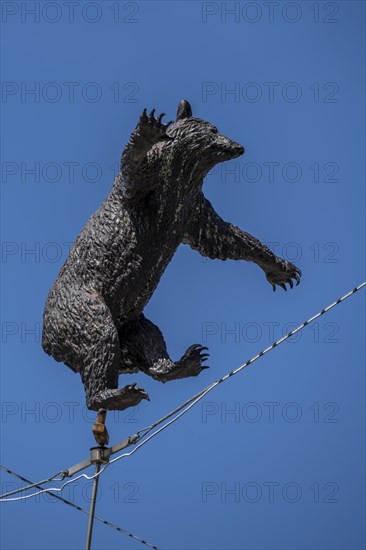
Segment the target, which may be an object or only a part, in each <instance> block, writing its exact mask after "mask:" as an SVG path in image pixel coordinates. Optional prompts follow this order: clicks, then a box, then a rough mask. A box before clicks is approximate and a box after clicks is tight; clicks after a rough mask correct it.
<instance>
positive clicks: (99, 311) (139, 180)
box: [42, 100, 301, 410]
mask: <svg viewBox="0 0 366 550" xmlns="http://www.w3.org/2000/svg"><path fill="white" fill-rule="evenodd" d="M154 113H155V110H153V111H151V113H150V114H147V113H146V109H145V110H144V112H143V113H142V115H141V117H140V119H139V121H138V124H137V126H136V128H135V130H134V132H133V133H132V135H131V137H130V140H129V142H128V144H127V145H126V147H125V149H124V151H123V154H122V157H121V164H120V172H119V174H118V175H117V177H116V178H115V181H114V183H113V186H112V189H111V191H110V193H109V195H108V196H107V198H106V199H105V200H104V202H103V203H102V204H101V206H100V207H99V208H98V210H97V211H96V212H95V213H94V214H93V215H92V216H91V218H90V219H89V221H88V222H87V224H86V225H85V227H84V228H83V230H82V231H81V233H80V235H79V236H78V237H77V239H76V241H75V243H74V246H73V247H72V249H71V251H70V253H69V256H68V258H67V260H66V262H65V264H64V265H63V267H62V269H61V271H60V273H59V275H58V278H57V279H56V281H55V283H54V285H53V287H52V288H51V290H50V292H49V295H48V298H47V302H46V306H45V311H44V316H43V334H42V346H43V349H44V350H45V352H46V353H48V354H49V355H52V356H53V357H54V359H55V360H56V361H62V362H64V363H65V364H66V365H67V366H68V367H70V368H71V369H72V370H73V371H74V372H79V373H80V375H81V379H82V382H83V384H84V388H85V393H86V402H87V406H88V408H89V409H92V410H98V409H100V408H104V409H107V410H108V409H117V410H123V409H125V408H127V407H130V406H135V405H137V404H138V403H139V402H140V401H141V399H149V397H148V395H147V393H146V392H145V391H144V390H143V389H142V388H139V387H137V385H136V384H130V385H128V386H126V387H124V388H118V377H119V374H122V373H135V372H138V371H143V372H144V373H146V374H147V375H149V376H151V377H152V378H154V379H155V380H158V381H160V382H167V381H169V380H176V379H179V378H184V377H187V376H197V375H198V374H199V373H200V372H201V370H202V369H204V368H205V366H204V361H205V360H206V359H207V356H208V354H207V353H206V350H207V348H206V347H204V346H201V345H199V344H194V345H192V346H190V347H189V348H188V349H187V351H186V352H185V353H184V355H183V356H182V358H181V359H180V360H179V361H172V360H171V359H170V357H169V355H168V352H167V349H166V344H165V341H164V338H163V335H162V333H161V331H160V330H159V328H158V327H157V326H156V325H154V324H153V323H152V322H151V321H149V320H148V319H147V318H146V317H145V316H144V314H143V310H144V307H145V306H146V304H147V303H148V301H149V300H150V298H151V296H152V294H153V292H154V290H155V288H156V287H157V285H158V283H159V280H160V278H161V276H162V274H163V273H164V270H165V269H166V267H167V265H168V264H169V262H170V261H171V259H172V257H173V255H174V253H175V251H176V249H177V248H178V246H179V245H180V244H181V243H184V244H188V245H190V246H191V247H192V248H193V249H194V250H197V251H198V252H199V253H200V254H202V255H203V256H208V257H209V258H219V259H221V260H227V259H231V260H246V261H249V262H255V263H256V264H258V265H259V267H260V268H262V269H263V271H264V273H265V275H266V277H267V280H268V281H269V283H270V284H271V285H272V287H273V290H275V289H276V285H279V286H281V287H282V288H283V289H285V290H286V283H287V284H288V285H289V286H290V287H291V288H292V287H293V279H294V280H295V281H296V283H297V284H299V282H300V276H301V272H300V270H299V269H298V268H297V267H296V266H295V265H293V264H292V263H290V262H288V261H285V260H283V259H281V258H279V257H277V256H275V255H274V254H273V253H272V252H271V251H270V250H269V249H268V248H267V247H266V246H265V245H264V244H262V243H261V242H260V241H258V240H257V239H256V238H254V237H253V236H252V235H250V234H249V233H245V232H244V231H242V230H241V229H239V228H238V227H236V226H234V225H232V224H230V223H227V222H225V221H223V220H222V219H221V218H220V216H218V214H217V213H216V212H215V210H214V209H213V207H212V205H211V204H210V202H209V201H208V200H207V199H206V198H205V196H204V195H203V193H202V184H203V180H204V178H205V176H206V174H207V173H208V171H209V170H210V169H211V168H213V167H214V166H215V165H216V164H218V163H220V162H223V161H227V160H230V159H234V158H236V157H239V156H240V155H242V154H243V153H244V148H243V147H242V146H241V145H239V144H238V143H236V142H235V141H232V140H230V139H228V138H227V137H225V136H224V135H222V134H220V133H219V132H218V130H217V128H216V127H215V126H213V125H212V124H209V123H208V122H206V121H204V120H202V119H200V118H195V117H193V115H192V109H191V106H190V104H189V103H188V101H186V100H183V101H181V102H180V104H179V106H178V113H177V119H176V121H175V122H174V123H173V122H170V123H168V124H164V123H162V118H163V116H164V113H162V114H160V115H159V116H157V117H155V114H154Z"/></svg>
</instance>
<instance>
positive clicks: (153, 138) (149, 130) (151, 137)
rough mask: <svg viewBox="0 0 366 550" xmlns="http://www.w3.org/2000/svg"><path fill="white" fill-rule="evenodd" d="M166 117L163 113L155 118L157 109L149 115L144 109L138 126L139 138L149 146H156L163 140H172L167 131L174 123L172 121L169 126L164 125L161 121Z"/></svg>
mask: <svg viewBox="0 0 366 550" xmlns="http://www.w3.org/2000/svg"><path fill="white" fill-rule="evenodd" d="M164 115H165V113H161V114H160V115H159V116H158V117H157V118H155V109H153V110H152V111H151V113H149V114H147V112H146V109H144V110H143V113H142V115H141V116H140V120H139V123H138V125H137V133H138V134H139V136H140V137H141V138H142V139H144V140H145V141H147V142H148V143H149V144H155V143H158V141H161V140H168V139H172V138H171V137H169V136H168V135H167V133H166V131H167V129H168V127H169V125H170V124H172V122H173V121H172V120H171V121H170V122H168V124H163V123H162V122H161V120H162V118H163V116H164Z"/></svg>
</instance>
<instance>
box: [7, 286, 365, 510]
mask: <svg viewBox="0 0 366 550" xmlns="http://www.w3.org/2000/svg"><path fill="white" fill-rule="evenodd" d="M365 286H366V281H364V282H363V283H361V284H360V285H358V286H356V287H355V288H354V289H353V290H351V291H350V292H348V293H347V294H345V295H344V296H342V297H341V298H338V300H336V301H335V302H332V303H331V304H330V305H329V306H327V307H325V308H324V309H322V310H321V311H320V312H319V313H317V314H316V315H313V317H310V318H309V319H307V320H306V321H304V322H303V323H302V324H301V325H299V326H298V327H296V328H295V329H293V330H291V331H290V332H288V333H287V334H286V335H285V336H283V337H282V338H280V339H279V340H277V341H276V342H274V343H273V344H271V345H270V346H268V348H265V349H264V350H262V351H260V352H259V353H258V354H257V355H255V356H254V357H252V358H251V359H249V360H248V361H246V362H245V363H243V364H242V365H240V367H237V368H236V369H234V370H232V371H230V372H229V373H227V374H226V375H225V376H223V377H222V378H219V379H218V380H216V381H214V382H212V383H211V384H210V385H209V386H208V387H207V388H204V389H203V390H202V391H200V392H199V393H197V394H196V395H194V396H193V397H191V398H190V399H188V400H187V401H185V402H184V403H183V404H182V405H180V406H179V407H177V408H176V409H174V410H173V411H171V412H170V413H168V414H167V415H165V416H163V417H162V418H160V419H159V420H157V421H156V422H154V423H153V424H150V426H147V427H146V428H143V429H142V430H140V431H139V432H138V435H139V434H141V433H142V432H145V433H143V434H142V435H141V436H139V438H142V437H145V436H146V435H147V434H148V433H150V432H151V431H152V430H153V429H154V428H155V427H157V426H158V425H159V424H161V423H162V422H164V420H167V419H168V418H171V417H172V416H174V414H176V413H179V414H177V415H176V416H175V417H174V418H172V419H171V420H169V422H167V423H166V424H164V425H163V426H161V427H160V428H159V429H157V430H155V432H153V433H152V434H150V435H149V436H148V437H147V438H146V439H144V440H143V441H142V442H141V443H139V444H138V445H137V446H136V447H135V448H134V449H133V450H132V451H129V452H127V453H123V454H121V455H119V456H117V457H116V458H114V459H113V460H111V461H110V462H109V463H108V464H106V465H105V466H104V467H103V468H102V469H101V470H99V472H97V473H95V474H94V475H91V476H88V475H87V474H80V475H79V476H77V477H76V478H73V479H71V480H69V481H66V482H65V483H63V485H61V487H52V488H50V489H49V490H51V491H58V492H60V491H62V490H63V489H64V487H66V485H69V484H70V483H73V482H75V481H77V480H78V479H81V478H85V479H88V480H92V479H94V478H95V477H97V476H99V475H101V474H102V473H103V472H104V470H105V469H106V468H107V467H108V466H109V465H110V464H113V463H114V462H117V461H118V460H121V459H122V458H125V457H126V456H131V455H133V454H134V453H135V452H136V451H138V449H140V448H141V447H142V446H143V445H145V444H146V443H147V442H148V441H150V440H151V439H152V438H153V437H155V436H156V435H157V434H158V433H160V432H162V431H163V430H165V429H166V428H167V427H168V426H170V425H171V424H173V423H174V422H176V421H177V420H178V419H179V418H181V417H182V416H183V415H184V414H185V413H186V412H188V411H189V410H190V409H191V408H192V407H193V406H194V405H196V403H198V402H199V401H200V400H201V399H202V398H203V397H204V396H205V395H207V394H208V393H209V392H211V391H212V390H213V389H214V388H215V387H216V386H218V385H219V384H221V383H222V382H225V381H226V380H227V379H228V378H230V377H231V376H234V375H235V374H238V373H239V372H240V371H242V370H243V369H245V368H246V367H247V366H248V365H251V364H252V363H254V361H257V359H259V358H260V357H262V356H263V355H265V354H266V353H268V352H270V351H271V350H273V349H274V348H275V347H277V346H279V345H280V344H282V343H283V342H284V341H285V340H287V339H288V338H290V337H291V336H293V335H294V334H296V333H297V332H299V331H300V330H302V329H303V328H304V327H306V326H307V325H309V324H310V323H312V322H313V321H315V320H316V319H318V318H319V317H321V316H322V315H324V314H325V313H327V312H328V311H330V310H331V309H333V308H334V307H336V306H337V305H339V304H340V303H341V302H343V301H344V300H346V299H347V298H349V297H350V296H352V295H353V294H355V293H356V292H358V291H359V290H361V289H362V288H363V287H365ZM179 411H180V412H179ZM135 441H136V439H135ZM45 491H46V489H43V490H41V491H37V492H36V493H32V494H30V495H24V496H21V497H16V498H8V499H3V498H2V495H0V502H10V501H16V500H24V499H27V498H32V497H35V496H37V495H39V494H41V493H42V492H45Z"/></svg>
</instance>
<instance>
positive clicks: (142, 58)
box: [1, 0, 365, 550]
mask: <svg viewBox="0 0 366 550" xmlns="http://www.w3.org/2000/svg"><path fill="white" fill-rule="evenodd" d="M1 9H2V13H1V15H2V46H3V47H2V54H1V65H2V95H1V108H2V121H3V124H2V148H1V156H2V165H1V166H2V179H1V190H2V199H3V200H2V295H1V304H2V367H1V399H2V407H1V437H2V448H1V455H2V456H1V463H2V464H4V465H5V466H8V467H9V468H12V469H14V470H15V471H17V472H19V473H20V474H22V475H24V476H25V477H29V478H30V479H31V480H33V481H36V480H38V479H42V478H44V477H46V476H47V475H51V474H53V473H54V472H56V471H58V470H60V469H63V468H66V467H68V466H71V465H73V464H75V463H77V462H78V461H79V460H82V459H83V458H86V457H87V456H88V454H89V447H90V446H92V445H93V438H92V433H91V426H92V422H93V420H94V417H95V415H94V414H93V413H90V412H88V411H86V409H85V404H84V391H83V387H82V385H81V383H80V380H79V378H78V377H77V376H75V375H74V374H73V373H72V372H71V371H70V370H69V369H68V368H67V367H65V366H64V365H62V364H58V363H56V362H55V361H54V360H53V359H52V358H49V357H48V356H47V355H46V354H45V353H44V352H43V350H42V348H41V345H40V329H41V322H42V313H43V308H44V302H45V299H46V296H47V293H48V291H49V288H50V287H51V285H52V283H53V281H54V279H55V278H56V276H57V274H58V272H59V270H60V268H61V265H62V263H63V261H64V260H65V258H66V256H67V252H68V250H69V247H70V245H71V243H72V242H73V241H74V239H75V238H76V236H77V234H78V233H79V231H80V230H81V228H82V227H83V225H84V223H85V222H86V221H87V219H88V218H89V217H90V215H91V214H92V213H93V211H94V210H95V209H96V208H97V207H98V205H99V204H100V203H101V201H102V200H103V199H104V197H105V196H106V194H107V193H108V191H109V189H110V186H111V184H112V181H113V177H114V172H115V169H116V166H117V164H118V162H119V157H120V153H121V150H122V148H123V147H124V144H125V143H126V141H127V140H128V137H129V135H130V133H131V132H132V130H133V128H134V126H135V124H136V122H137V119H138V117H139V115H140V113H141V111H142V110H143V108H144V107H145V106H146V107H147V108H153V107H156V109H157V111H159V112H160V111H164V112H166V113H167V118H173V117H174V116H175V112H176V108H177V104H178V102H179V101H180V100H181V99H182V98H186V99H188V100H189V101H190V102H191V104H192V107H193V112H194V115H195V116H198V117H201V118H203V119H206V120H208V121H209V122H211V123H213V124H215V125H216V126H217V127H218V128H219V130H220V131H221V132H222V133H223V134H225V135H227V136H228V137H230V138H232V139H234V140H236V141H238V142H239V143H241V144H242V145H244V147H245V149H246V153H245V155H244V156H243V157H241V158H240V159H237V160H234V161H231V162H230V163H227V164H225V165H221V166H220V167H218V168H216V169H215V170H214V171H213V173H212V174H209V175H208V177H207V180H206V182H205V185H204V192H205V194H206V196H207V197H208V198H209V199H210V201H211V202H212V204H213V205H214V207H215V208H216V210H217V211H218V212H219V214H220V215H221V216H222V217H223V218H224V219H226V220H228V221H231V222H233V223H235V224H237V225H238V226H240V227H242V228H243V229H244V230H246V231H248V232H250V233H252V234H253V235H255V236H256V237H257V238H259V239H261V240H262V241H264V242H266V243H267V244H268V245H269V246H271V247H272V248H273V249H274V251H275V253H276V254H278V255H280V256H284V257H285V258H286V259H289V260H291V261H294V262H295V263H296V264H297V265H298V266H299V267H300V268H301V269H302V271H303V278H302V283H301V285H300V286H299V287H297V288H295V289H294V290H293V291H291V292H287V293H284V292H283V291H281V289H279V290H278V291H277V292H276V293H273V292H272V290H271V287H270V286H269V285H268V283H267V282H266V280H265V277H264V275H263V273H262V272H261V271H260V270H259V269H258V267H257V266H255V265H252V264H247V263H244V262H220V261H211V260H205V259H203V258H202V257H200V255H199V254H198V253H196V252H194V251H193V250H191V249H189V248H188V247H186V246H183V245H182V246H181V247H180V248H179V249H178V251H177V253H176V255H175V257H174V258H173V261H172V262H171V264H170V265H169V267H168V269H167V271H166V272H165V274H164V276H163V278H162V280H161V283H160V285H159V287H158V289H157V291H156V293H155V294H154V296H153V298H152V300H151V302H150V303H149V304H148V306H147V308H146V314H147V316H148V317H149V318H150V319H151V320H152V321H153V322H154V323H156V324H157V325H158V326H159V327H160V328H161V329H162V331H163V333H164V335H165V338H166V341H167V344H168V349H169V352H170V354H171V356H172V357H173V358H174V359H175V358H179V357H180V356H181V355H182V353H183V352H184V351H185V349H186V348H187V347H188V346H189V345H190V344H192V343H195V342H202V343H205V344H206V345H207V346H208V347H209V348H210V354H211V357H210V361H209V364H210V366H211V368H210V369H209V370H206V371H204V372H203V373H202V374H201V376H200V377H198V378H192V379H186V380H182V381H177V382H172V383H170V384H165V385H160V384H158V383H157V382H155V381H153V380H151V379H149V378H147V377H146V376H144V375H142V374H138V375H131V376H125V377H124V378H125V379H124V380H123V379H122V378H121V380H120V384H121V385H124V384H126V383H127V382H129V381H137V382H138V383H139V384H140V385H142V386H143V387H144V388H145V389H146V390H147V391H148V392H149V394H150V397H151V401H150V402H149V403H148V402H143V403H142V404H141V405H140V406H139V407H138V408H137V409H136V410H132V411H125V412H122V413H115V414H114V413H110V414H109V415H108V421H107V425H108V429H109V432H110V435H111V443H116V442H117V441H119V440H121V439H123V438H124V437H126V436H128V435H129V434H131V433H134V432H136V431H137V430H138V429H139V428H142V427H144V426H145V425H147V424H149V423H150V422H151V421H153V420H155V419H157V418H159V417H160V416H162V415H163V414H165V413H166V412H168V411H169V410H171V409H172V408H174V407H175V406H177V405H179V404H180V403H181V402H182V401H184V400H185V399H187V398H188V397H190V396H191V395H193V394H194V393H196V392H198V391H199V390H200V389H202V388H203V387H205V386H206V385H208V384H209V383H210V382H211V381H213V380H215V379H216V378H218V377H220V376H222V375H223V374H225V373H226V372H228V371H229V370H231V369H233V368H235V367H237V366H238V365H240V364H241V363H243V362H244V361H245V360H247V359H249V358H250V357H251V356H253V355H255V354H256V353H257V352H258V351H260V350H261V349H262V348H264V347H267V346H268V345H269V344H270V342H271V341H272V340H273V339H276V338H279V337H280V336H282V335H283V334H284V333H285V332H287V331H288V330H291V328H293V327H294V323H300V322H301V321H303V320H305V319H306V318H307V317H309V316H311V315H312V314H314V313H316V312H317V311H319V310H320V309H322V308H323V307H324V306H326V305H327V304H328V303H330V302H332V301H333V300H334V299H336V298H338V297H339V296H341V295H342V294H344V293H346V292H347V291H348V290H350V289H351V288H353V287H354V286H356V285H357V284H359V283H360V282H361V281H362V280H364V278H365V268H364V266H365V263H364V260H365V240H364V239H365V226H364V220H365V191H364V189H365V187H364V182H365V53H364V52H365V48H364V36H365V4H364V3H363V2H361V1H360V2H353V1H349V2H343V1H340V2H303V1H297V2H290V3H289V2H287V3H284V2H276V3H273V4H271V5H268V3H266V2H255V3H254V2H226V3H225V2H179V1H176V2H172V3H169V2H158V1H156V2H155V1H151V2H147V1H139V2H118V1H117V2H112V1H111V2H110V1H108V0H107V1H103V2H80V3H74V4H72V5H71V4H67V3H65V2H31V1H29V2H5V1H4V2H2V5H1ZM230 10H234V11H230ZM31 90H33V93H32V92H31ZM364 305H365V297H364V291H363V292H360V293H359V294H357V295H355V296H353V297H352V298H351V299H350V300H348V301H347V302H346V303H344V304H341V305H340V306H339V307H337V308H336V309H335V310H333V311H332V312H331V313H329V314H328V315H327V316H324V317H322V318H321V319H320V320H319V322H317V323H314V325H313V326H311V327H307V328H306V329H304V331H303V332H302V333H301V334H300V335H299V337H298V338H297V339H295V340H293V341H292V342H291V341H290V342H287V343H284V344H283V345H282V346H281V347H280V348H279V349H276V350H275V351H274V352H273V353H271V354H269V355H268V356H267V357H264V358H263V359H261V360H260V361H258V362H257V363H256V364H255V365H253V366H251V367H249V368H248V369H246V371H245V373H242V374H240V375H238V376H237V377H236V378H235V379H230V380H228V382H226V383H225V384H223V385H221V386H220V387H219V388H217V389H216V390H214V392H212V393H211V394H210V395H209V396H208V397H207V398H205V399H204V400H203V402H202V403H201V404H199V405H197V406H196V408H194V409H193V410H192V411H190V412H189V413H188V414H187V415H186V416H185V417H184V418H183V419H181V420H180V421H179V422H178V423H176V424H175V425H174V427H171V428H169V429H167V430H166V431H165V432H164V433H162V434H161V435H159V436H158V437H156V438H155V439H154V440H153V441H152V442H151V443H149V444H147V445H146V446H145V447H143V449H141V451H139V452H138V453H136V454H135V455H134V456H133V457H131V458H128V459H124V460H123V461H120V462H118V463H117V464H114V465H113V466H111V467H110V468H108V469H107V471H106V472H105V474H103V476H102V478H101V483H100V498H99V500H98V503H97V514H98V515H100V516H102V517H104V518H106V519H107V520H110V521H111V522H114V523H116V524H117V525H120V526H121V527H123V528H125V529H127V530H129V531H131V532H133V533H136V534H138V535H140V536H142V537H143V538H146V539H147V540H149V541H152V542H153V543H154V544H156V545H157V546H159V547H161V548H166V549H189V550H193V549H195V550H198V549H199V550H201V549H202V550H203V549H205V550H206V549H207V550H208V549H210V550H211V549H217V550H218V549H226V548H230V549H241V550H242V549H243V550H244V549H245V550H249V549H250V550H252V549H255V550H269V549H275V548H276V549H278V548H281V550H282V549H283V550H286V549H292V550H294V549H295V550H328V549H332V550H345V549H347V550H360V549H361V548H364V546H365V533H364V514H365V491H364V468H365V446H364V428H365V426H364V416H365V393H364V389H365V371H364V366H365V347H364V334H365V322H364ZM233 411H234V412H233ZM14 482H15V483H17V482H16V480H14V479H13V478H11V477H9V476H7V475H5V474H4V475H2V476H1V489H2V491H1V492H4V491H6V490H11V489H13V488H16V487H17V485H14ZM64 496H65V498H69V499H71V500H74V501H75V502H77V503H78V504H80V505H81V506H84V507H88V505H89V502H88V496H90V483H89V482H78V483H76V484H75V485H74V487H73V490H72V491H71V489H66V490H65V491H64ZM49 500H50V499H48V498H44V497H43V496H42V497H40V498H39V499H37V500H28V501H26V502H14V503H8V504H2V506H1V543H2V547H3V548H4V550H5V549H6V550H13V549H27V550H39V549H49V548H55V549H60V550H61V549H62V550H64V549H72V550H75V549H79V548H83V547H84V542H85V532H86V517H84V516H83V515H82V514H80V513H79V512H77V511H75V510H72V509H71V508H69V507H66V506H65V505H63V504H61V503H58V502H50V501H49ZM139 547H141V546H140V545H139V544H138V543H136V542H135V541H131V540H130V539H128V538H127V537H124V536H123V535H121V534H119V533H117V532H116V531H113V530H112V529H109V528H108V527H105V526H103V525H99V524H95V529H94V536H93V548H95V549H108V550H109V549H111V550H112V549H114V548H115V549H117V548H123V549H126V550H129V549H134V548H136V549H137V548H139Z"/></svg>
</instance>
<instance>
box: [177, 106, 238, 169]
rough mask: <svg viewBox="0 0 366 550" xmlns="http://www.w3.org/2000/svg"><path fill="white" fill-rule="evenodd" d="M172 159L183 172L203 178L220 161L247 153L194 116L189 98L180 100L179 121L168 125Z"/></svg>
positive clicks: (214, 128)
mask: <svg viewBox="0 0 366 550" xmlns="http://www.w3.org/2000/svg"><path fill="white" fill-rule="evenodd" d="M167 135H168V137H169V138H170V140H171V141H170V143H169V145H168V146H169V149H170V151H171V155H170V158H171V160H172V162H173V163H179V164H180V166H181V167H182V169H183V170H184V172H186V171H187V170H188V171H189V172H190V175H191V176H193V177H197V178H204V176H205V175H206V174H207V172H208V171H209V170H211V168H213V167H214V166H215V165H216V164H218V163H219V162H223V161H226V160H231V159H234V158H236V157H239V156H240V155H242V154H243V153H244V147H242V146H241V145H239V143H236V142H235V141H233V140H231V139H229V138H227V137H226V136H224V135H222V134H220V132H219V131H218V129H217V128H216V127H215V126H213V125H212V124H210V123H209V122H206V121H205V120H202V119H200V118H195V117H193V116H192V109H191V106H190V104H189V103H188V101H186V100H183V101H181V102H180V103H179V106H178V111H177V119H176V121H175V122H174V123H173V124H172V125H171V126H170V127H169V128H168V130H167Z"/></svg>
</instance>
